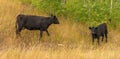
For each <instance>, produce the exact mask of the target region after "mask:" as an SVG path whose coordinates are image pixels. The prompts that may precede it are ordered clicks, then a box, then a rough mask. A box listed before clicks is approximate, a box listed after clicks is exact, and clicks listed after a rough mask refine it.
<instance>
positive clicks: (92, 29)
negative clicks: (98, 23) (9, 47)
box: [89, 27, 97, 34]
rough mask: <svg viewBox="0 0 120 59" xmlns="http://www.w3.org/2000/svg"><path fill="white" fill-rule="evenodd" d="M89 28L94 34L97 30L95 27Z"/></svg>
mask: <svg viewBox="0 0 120 59" xmlns="http://www.w3.org/2000/svg"><path fill="white" fill-rule="evenodd" d="M89 29H90V30H91V33H92V34H96V30H97V27H96V28H95V27H89Z"/></svg>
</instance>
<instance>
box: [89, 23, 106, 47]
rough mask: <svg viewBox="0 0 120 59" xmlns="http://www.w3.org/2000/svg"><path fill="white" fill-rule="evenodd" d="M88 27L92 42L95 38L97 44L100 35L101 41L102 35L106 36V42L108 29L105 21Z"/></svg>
mask: <svg viewBox="0 0 120 59" xmlns="http://www.w3.org/2000/svg"><path fill="white" fill-rule="evenodd" d="M89 29H90V30H91V34H92V42H93V43H94V39H95V38H97V42H98V45H99V39H100V36H101V37H102V41H103V39H104V37H106V42H107V34H108V30H107V25H106V23H102V24H100V25H98V26H97V27H89Z"/></svg>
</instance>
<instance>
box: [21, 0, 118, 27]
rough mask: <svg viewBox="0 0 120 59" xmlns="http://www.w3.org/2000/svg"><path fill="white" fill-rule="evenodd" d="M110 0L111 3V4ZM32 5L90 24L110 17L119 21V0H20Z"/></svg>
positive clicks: (115, 22)
mask: <svg viewBox="0 0 120 59" xmlns="http://www.w3.org/2000/svg"><path fill="white" fill-rule="evenodd" d="M111 1H112V5H111ZM22 2H24V3H30V4H31V5H32V6H33V7H36V8H38V9H40V10H43V11H45V12H46V13H53V14H57V15H63V16H64V17H69V18H73V19H75V20H77V21H79V22H87V23H90V24H91V25H93V24H99V23H102V22H106V21H108V19H109V18H111V19H112V21H113V23H112V24H119V23H120V20H119V19H120V13H119V12H120V1H119V0H67V3H66V4H64V2H63V0H22Z"/></svg>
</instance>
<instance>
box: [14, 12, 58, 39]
mask: <svg viewBox="0 0 120 59" xmlns="http://www.w3.org/2000/svg"><path fill="white" fill-rule="evenodd" d="M51 24H59V21H58V19H57V17H56V16H53V15H51V16H50V17H44V16H35V15H23V14H19V15H18V16H17V20H16V28H17V29H16V35H18V34H20V32H21V30H22V29H28V30H40V37H41V38H42V33H43V31H46V32H47V35H48V36H49V35H50V34H49V32H48V30H47V29H48V27H49V26H50V25H51Z"/></svg>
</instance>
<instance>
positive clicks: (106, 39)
mask: <svg viewBox="0 0 120 59" xmlns="http://www.w3.org/2000/svg"><path fill="white" fill-rule="evenodd" d="M105 37H106V42H107V34H105Z"/></svg>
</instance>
